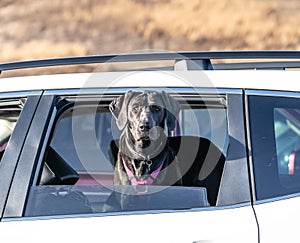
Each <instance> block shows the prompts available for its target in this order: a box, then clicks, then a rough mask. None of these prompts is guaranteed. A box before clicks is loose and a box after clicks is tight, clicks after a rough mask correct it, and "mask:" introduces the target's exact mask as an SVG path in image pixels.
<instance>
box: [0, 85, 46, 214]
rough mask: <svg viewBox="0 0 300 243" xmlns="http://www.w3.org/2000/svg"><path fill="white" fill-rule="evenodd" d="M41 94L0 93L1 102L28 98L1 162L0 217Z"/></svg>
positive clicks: (39, 92) (34, 92)
mask: <svg viewBox="0 0 300 243" xmlns="http://www.w3.org/2000/svg"><path fill="white" fill-rule="evenodd" d="M41 95H42V91H33V92H7V93H0V103H1V100H5V99H13V100H20V99H26V101H25V102H24V106H23V109H22V111H21V113H20V116H19V118H18V121H17V123H16V125H15V127H14V130H13V132H12V135H11V137H10V140H9V145H8V146H7V148H6V150H5V153H4V155H3V157H2V160H1V163H0V218H2V217H3V214H4V209H5V205H6V201H7V198H8V195H9V191H10V188H11V183H12V181H13V177H14V173H15V170H16V167H17V165H18V160H19V156H20V153H21V151H22V148H23V145H24V142H25V139H26V136H27V133H28V130H29V128H30V125H31V121H32V119H33V116H34V113H35V109H36V107H37V106H38V103H39V100H40V97H41Z"/></svg>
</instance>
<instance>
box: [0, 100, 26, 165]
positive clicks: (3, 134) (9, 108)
mask: <svg viewBox="0 0 300 243" xmlns="http://www.w3.org/2000/svg"><path fill="white" fill-rule="evenodd" d="M24 102H25V99H24V100H18V99H5V100H0V161H1V159H2V157H3V155H4V152H5V149H6V147H7V146H8V143H9V138H10V136H11V134H12V132H13V130H14V127H15V124H16V122H17V120H18V118H19V116H20V113H21V110H22V108H23V104H24Z"/></svg>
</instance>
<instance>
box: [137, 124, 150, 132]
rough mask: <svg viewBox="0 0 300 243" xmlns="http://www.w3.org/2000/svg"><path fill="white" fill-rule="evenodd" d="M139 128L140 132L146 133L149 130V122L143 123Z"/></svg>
mask: <svg viewBox="0 0 300 243" xmlns="http://www.w3.org/2000/svg"><path fill="white" fill-rule="evenodd" d="M139 128H140V130H141V131H147V130H150V128H151V127H150V124H149V122H143V123H141V124H140V125H139Z"/></svg>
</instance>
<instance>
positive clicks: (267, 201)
mask: <svg viewBox="0 0 300 243" xmlns="http://www.w3.org/2000/svg"><path fill="white" fill-rule="evenodd" d="M295 197H300V192H298V193H292V194H288V195H283V196H278V197H273V198H267V199H262V200H257V201H255V202H254V203H253V206H255V205H260V204H264V203H272V202H277V201H280V200H287V199H293V198H295Z"/></svg>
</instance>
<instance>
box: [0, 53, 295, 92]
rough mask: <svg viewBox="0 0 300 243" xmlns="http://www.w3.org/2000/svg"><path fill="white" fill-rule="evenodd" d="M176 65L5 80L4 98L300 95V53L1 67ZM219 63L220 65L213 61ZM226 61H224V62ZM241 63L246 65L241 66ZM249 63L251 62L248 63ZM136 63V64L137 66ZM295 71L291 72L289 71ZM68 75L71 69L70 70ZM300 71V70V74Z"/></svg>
mask: <svg viewBox="0 0 300 243" xmlns="http://www.w3.org/2000/svg"><path fill="white" fill-rule="evenodd" d="M165 60H172V61H173V63H172V65H171V66H165V64H163V65H161V66H156V67H155V68H140V69H134V68H133V69H132V68H131V69H129V70H125V71H124V70H122V66H121V68H120V69H117V70H113V71H103V70H102V71H101V72H99V69H95V71H94V72H89V73H69V74H51V75H36V76H20V77H9V78H1V76H0V78H1V79H0V82H1V85H0V92H12V91H34V90H56V89H85V88H102V89H107V88H111V87H114V88H134V87H138V88H140V87H145V88H151V87H167V88H172V87H191V88H196V87H199V88H219V89H224V88H226V89H263V90H277V91H278V90H281V91H300V85H299V84H298V82H299V75H300V72H299V71H298V70H297V68H298V69H299V68H300V52H299V51H227V52H188V53H140V54H125V55H101V56H86V57H69V58H54V59H43V60H32V61H21V62H11V63H4V64H0V71H8V70H17V69H27V68H36V67H49V66H55V67H57V66H64V65H74V64H91V63H96V64H98V63H100V64H103V63H122V64H124V63H133V65H132V66H133V67H134V66H135V64H136V62H139V63H144V62H147V61H156V62H158V64H159V65H160V62H161V61H165ZM215 60H217V61H216V62H215V63H213V61H215ZM224 60H225V61H224ZM241 60H242V61H241ZM249 60H250V61H249ZM134 62H135V63H134ZM290 68H293V69H296V70H287V69H290ZM66 70H67V68H66ZM299 70H300V69H299Z"/></svg>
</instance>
